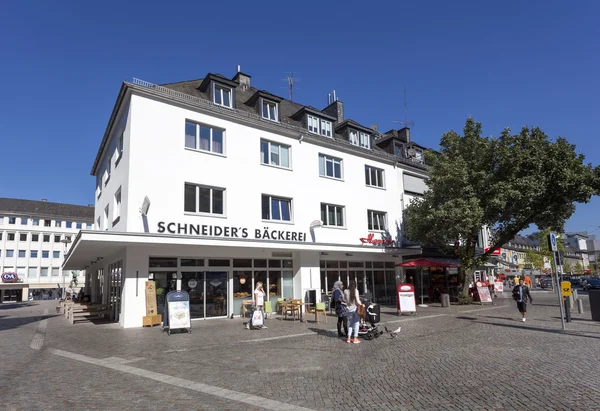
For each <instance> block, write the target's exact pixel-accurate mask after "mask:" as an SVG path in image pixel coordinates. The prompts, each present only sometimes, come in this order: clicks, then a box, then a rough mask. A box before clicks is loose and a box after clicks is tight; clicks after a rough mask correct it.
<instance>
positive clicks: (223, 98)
mask: <svg viewBox="0 0 600 411" xmlns="http://www.w3.org/2000/svg"><path fill="white" fill-rule="evenodd" d="M213 102H214V103H215V104H216V105H218V106H223V107H228V108H233V106H232V105H231V89H230V88H229V87H224V86H221V85H220V84H215V85H214V92H213Z"/></svg>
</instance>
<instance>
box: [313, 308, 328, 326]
mask: <svg viewBox="0 0 600 411" xmlns="http://www.w3.org/2000/svg"><path fill="white" fill-rule="evenodd" d="M313 312H314V313H315V322H316V323H318V322H319V314H323V317H325V322H327V304H325V303H317V304H316V305H315V308H314V310H313Z"/></svg>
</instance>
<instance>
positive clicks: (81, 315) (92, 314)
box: [69, 309, 109, 324]
mask: <svg viewBox="0 0 600 411" xmlns="http://www.w3.org/2000/svg"><path fill="white" fill-rule="evenodd" d="M108 312H109V310H108V309H101V310H90V311H84V310H82V311H76V312H73V313H71V317H70V318H69V323H71V324H75V321H80V320H85V321H89V320H95V319H100V318H102V319H103V318H104V315H105V314H107V313H108Z"/></svg>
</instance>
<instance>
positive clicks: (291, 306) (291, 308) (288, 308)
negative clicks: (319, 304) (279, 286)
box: [283, 300, 302, 321]
mask: <svg viewBox="0 0 600 411" xmlns="http://www.w3.org/2000/svg"><path fill="white" fill-rule="evenodd" d="M298 301H300V302H302V300H290V301H288V302H287V304H285V306H284V308H283V310H284V319H286V320H287V315H288V312H289V313H290V314H291V315H292V318H293V319H294V321H295V320H296V314H298V319H300V307H302V306H301V305H295V304H298Z"/></svg>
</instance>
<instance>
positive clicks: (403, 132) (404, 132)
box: [398, 127, 410, 143]
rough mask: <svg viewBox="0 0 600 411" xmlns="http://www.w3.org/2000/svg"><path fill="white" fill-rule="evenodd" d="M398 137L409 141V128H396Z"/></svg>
mask: <svg viewBox="0 0 600 411" xmlns="http://www.w3.org/2000/svg"><path fill="white" fill-rule="evenodd" d="M398 137H400V139H401V140H404V141H406V142H407V143H410V128H408V127H404V128H401V129H400V130H398Z"/></svg>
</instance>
